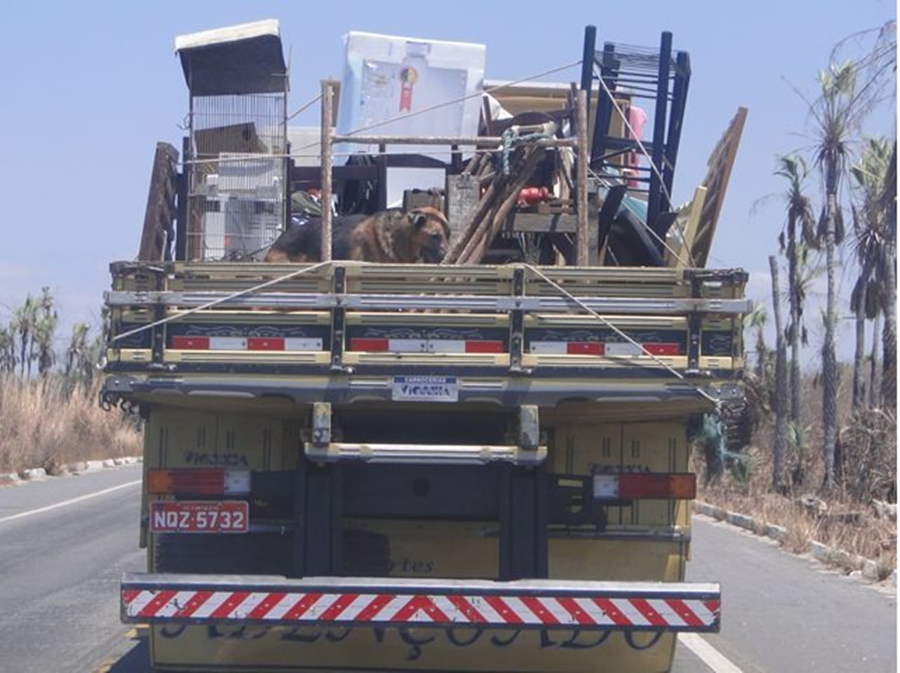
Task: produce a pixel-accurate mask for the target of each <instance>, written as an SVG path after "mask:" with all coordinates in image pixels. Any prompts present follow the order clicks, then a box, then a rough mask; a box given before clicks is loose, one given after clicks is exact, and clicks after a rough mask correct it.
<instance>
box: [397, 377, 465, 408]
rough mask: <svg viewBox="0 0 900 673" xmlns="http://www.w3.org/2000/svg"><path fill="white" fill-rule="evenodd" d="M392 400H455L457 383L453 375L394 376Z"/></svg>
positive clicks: (456, 397) (457, 394) (457, 391)
mask: <svg viewBox="0 0 900 673" xmlns="http://www.w3.org/2000/svg"><path fill="white" fill-rule="evenodd" d="M391 399H392V400H393V401H394V402H457V401H459V384H458V383H457V381H456V377H455V376H395V377H394V386H393V390H392V393H391Z"/></svg>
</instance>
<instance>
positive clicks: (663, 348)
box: [641, 344, 680, 355]
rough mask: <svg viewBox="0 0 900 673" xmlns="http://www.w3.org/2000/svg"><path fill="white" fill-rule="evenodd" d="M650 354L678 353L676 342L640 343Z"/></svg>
mask: <svg viewBox="0 0 900 673" xmlns="http://www.w3.org/2000/svg"><path fill="white" fill-rule="evenodd" d="M641 345H642V346H643V347H644V350H645V351H647V352H648V353H650V355H678V354H679V351H680V349H679V348H678V344H641Z"/></svg>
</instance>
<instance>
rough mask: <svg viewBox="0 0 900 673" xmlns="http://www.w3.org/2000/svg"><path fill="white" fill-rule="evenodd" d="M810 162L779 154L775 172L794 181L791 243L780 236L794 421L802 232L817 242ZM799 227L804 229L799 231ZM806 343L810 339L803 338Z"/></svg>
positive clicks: (790, 189)
mask: <svg viewBox="0 0 900 673" xmlns="http://www.w3.org/2000/svg"><path fill="white" fill-rule="evenodd" d="M806 172H807V171H806V161H804V159H803V157H801V156H800V155H797V154H794V155H786V156H781V157H778V167H777V169H776V170H775V175H778V176H781V177H784V178H787V180H788V181H789V183H790V186H789V187H788V190H787V192H786V194H785V200H786V202H787V223H786V227H785V229H786V231H787V243H785V232H784V231H782V233H781V235H780V236H779V242H780V244H781V251H782V252H784V253H786V255H787V260H788V299H789V302H790V322H789V323H788V326H787V338H788V340H789V341H790V344H791V386H790V388H791V415H790V418H791V421H792V422H795V423H796V422H799V420H800V387H801V380H800V341H801V332H805V330H802V325H801V319H802V317H803V299H804V297H803V295H802V288H801V284H800V266H801V265H802V262H803V260H802V259H801V255H802V256H803V257H805V255H806V250H807V248H805V247H804V246H802V245H801V244H800V243H799V241H798V240H797V239H798V233H802V236H803V240H804V241H805V242H806V243H807V244H808V245H814V244H815V233H814V231H813V228H814V226H815V220H814V218H813V211H812V204H811V203H810V201H809V198H808V197H807V196H806V194H804V193H803V181H804V179H805V178H806ZM798 226H799V227H800V232H798V231H797V228H798ZM803 341H804V343H805V342H806V339H805V338H804V339H803Z"/></svg>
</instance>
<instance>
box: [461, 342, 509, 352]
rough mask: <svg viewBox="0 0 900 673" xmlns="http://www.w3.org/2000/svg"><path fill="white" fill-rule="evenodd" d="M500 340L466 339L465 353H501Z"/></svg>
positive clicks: (501, 343) (501, 344) (501, 345)
mask: <svg viewBox="0 0 900 673" xmlns="http://www.w3.org/2000/svg"><path fill="white" fill-rule="evenodd" d="M502 352H503V342H502V341H467V342H466V353H502Z"/></svg>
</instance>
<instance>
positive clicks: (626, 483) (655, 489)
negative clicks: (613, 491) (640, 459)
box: [619, 473, 697, 500]
mask: <svg viewBox="0 0 900 673" xmlns="http://www.w3.org/2000/svg"><path fill="white" fill-rule="evenodd" d="M696 495H697V477H696V475H694V474H629V473H623V474H620V475H619V497H620V498H622V499H623V500H628V499H631V498H646V499H654V498H656V499H663V500H665V499H669V498H674V499H679V500H693V499H694V498H695V497H696Z"/></svg>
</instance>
